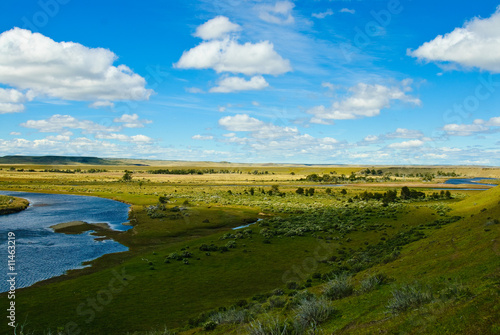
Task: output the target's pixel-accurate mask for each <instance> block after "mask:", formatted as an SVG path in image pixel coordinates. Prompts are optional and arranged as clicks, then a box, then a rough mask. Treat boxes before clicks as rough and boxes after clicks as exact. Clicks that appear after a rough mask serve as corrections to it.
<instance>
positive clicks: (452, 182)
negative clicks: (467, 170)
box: [444, 177, 497, 186]
mask: <svg viewBox="0 0 500 335" xmlns="http://www.w3.org/2000/svg"><path fill="white" fill-rule="evenodd" d="M481 180H496V178H483V177H477V178H453V179H448V180H447V181H445V182H444V183H445V184H450V185H460V184H470V185H483V186H497V185H496V184H484V183H480V182H479V181H481Z"/></svg>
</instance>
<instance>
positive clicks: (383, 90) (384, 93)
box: [307, 80, 421, 124]
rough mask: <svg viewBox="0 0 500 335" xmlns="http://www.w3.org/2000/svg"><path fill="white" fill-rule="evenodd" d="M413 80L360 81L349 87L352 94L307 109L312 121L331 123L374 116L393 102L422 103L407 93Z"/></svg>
mask: <svg viewBox="0 0 500 335" xmlns="http://www.w3.org/2000/svg"><path fill="white" fill-rule="evenodd" d="M410 83H411V81H406V80H405V81H403V82H402V85H401V86H392V87H388V86H383V85H369V84H365V83H359V84H357V85H356V86H353V87H351V88H350V89H349V93H350V96H348V97H345V98H344V99H343V100H340V101H334V102H333V104H332V105H331V106H330V107H325V106H323V105H321V106H316V107H313V108H311V109H309V110H308V111H307V113H308V114H312V115H313V117H312V118H311V122H312V123H318V124H331V123H332V120H349V119H359V118H365V117H374V116H377V115H379V114H380V111H381V110H382V109H384V108H389V107H390V106H391V102H392V101H395V100H399V101H402V102H406V103H410V104H414V105H420V104H421V101H420V100H419V99H418V98H415V97H412V96H410V95H407V94H406V93H407V92H408V91H410V90H411V88H410V87H409V84H410Z"/></svg>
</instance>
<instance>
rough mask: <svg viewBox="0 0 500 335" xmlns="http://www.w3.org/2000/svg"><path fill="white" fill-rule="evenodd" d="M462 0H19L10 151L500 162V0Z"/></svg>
mask: <svg viewBox="0 0 500 335" xmlns="http://www.w3.org/2000/svg"><path fill="white" fill-rule="evenodd" d="M447 3H449V4H453V5H454V6H455V8H456V10H455V11H454V12H446V14H443V11H439V10H434V11H429V10H428V7H427V6H426V5H425V3H416V2H411V1H405V0H401V1H396V0H394V1H389V2H388V3H382V2H370V1H356V2H340V1H333V2H332V1H316V2H314V3H311V2H308V1H305V0H297V1H288V0H285V1H273V0H262V1H256V0H251V1H240V0H220V1H217V2H216V3H213V2H211V1H208V0H198V1H196V2H195V5H194V6H193V5H192V4H191V5H188V4H184V3H175V4H174V3H172V4H169V5H168V6H167V8H168V9H169V10H165V7H164V6H161V5H160V4H159V3H156V2H153V3H152V4H151V5H150V6H149V7H148V8H145V7H140V6H139V7H137V6H135V5H134V3H133V2H132V1H129V0H125V1H124V2H123V4H122V8H123V17H120V16H118V15H110V14H109V9H111V7H108V6H111V5H103V6H100V7H99V8H97V7H93V5H88V6H87V7H85V5H84V4H73V5H72V6H66V7H61V8H60V10H59V12H58V13H57V15H53V16H51V19H50V22H47V23H44V24H38V25H37V21H36V20H33V22H32V23H31V24H30V25H28V27H27V26H26V24H24V26H23V22H24V23H26V20H28V19H29V18H36V13H38V12H40V11H43V10H44V9H43V7H38V5H36V4H32V5H29V6H24V5H23V6H21V5H19V4H10V5H8V6H7V10H6V11H5V12H3V13H1V14H0V16H1V19H2V20H0V22H2V23H1V29H0V114H1V115H0V117H1V118H3V119H4V122H3V124H4V127H2V130H1V132H0V155H7V154H26V155H27V154H61V155H62V154H64V155H95V156H104V157H134V158H152V159H184V160H212V161H220V160H224V161H235V162H283V163H285V162H292V163H293V162H294V163H332V164H334V163H345V164H368V165H369V164H374V165H375V164H480V165H500V151H499V149H498V147H499V145H500V110H499V108H498V106H499V105H500V94H499V91H500V77H499V74H500V6H498V5H497V4H496V3H495V2H494V1H490V0H487V1H484V2H481V3H463V4H457V3H456V2H451V1H448V0H445V1H443V3H442V4H441V5H442V6H446V4H447ZM33 13H35V15H33ZM81 13H84V14H85V15H81ZM152 13H154V14H152ZM423 17H425V20H424V21H425V25H422V18H423ZM127 22H134V24H133V25H131V24H127ZM83 26H85V27H86V28H87V29H86V30H85V31H82V29H81V27H83ZM33 27H35V28H37V30H38V31H34V30H33ZM26 28H29V29H26Z"/></svg>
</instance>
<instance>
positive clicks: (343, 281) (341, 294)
mask: <svg viewBox="0 0 500 335" xmlns="http://www.w3.org/2000/svg"><path fill="white" fill-rule="evenodd" d="M353 292H354V286H353V285H352V282H351V277H349V276H348V275H344V274H343V275H338V276H336V277H335V278H334V279H332V280H330V281H329V282H328V283H327V284H326V287H325V291H324V292H323V294H324V295H325V296H326V297H327V298H328V299H332V300H337V299H342V298H345V297H348V296H350V295H351V294H353Z"/></svg>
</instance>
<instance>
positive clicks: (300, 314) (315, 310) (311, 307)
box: [294, 296, 335, 334]
mask: <svg viewBox="0 0 500 335" xmlns="http://www.w3.org/2000/svg"><path fill="white" fill-rule="evenodd" d="M334 313H335V308H333V306H332V305H331V303H330V302H329V301H328V300H327V299H325V298H324V297H321V298H318V297H316V296H312V297H310V298H304V299H302V300H301V301H300V303H299V305H298V307H297V308H296V317H295V321H294V329H295V333H297V334H302V333H304V332H305V331H306V330H307V328H309V327H310V326H311V325H312V326H313V327H314V326H315V325H317V324H320V323H322V322H325V321H326V320H328V318H330V316H332V315H333V314H334Z"/></svg>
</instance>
